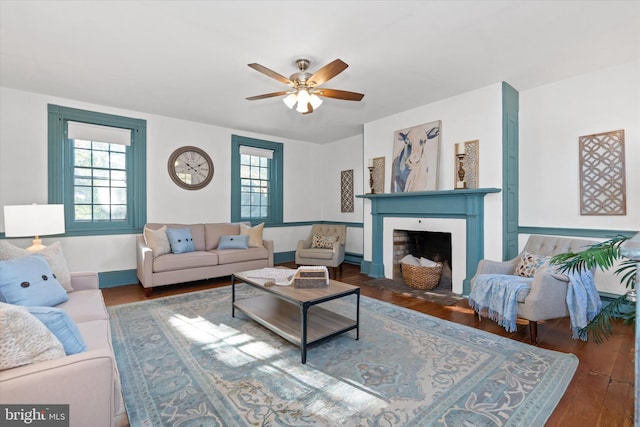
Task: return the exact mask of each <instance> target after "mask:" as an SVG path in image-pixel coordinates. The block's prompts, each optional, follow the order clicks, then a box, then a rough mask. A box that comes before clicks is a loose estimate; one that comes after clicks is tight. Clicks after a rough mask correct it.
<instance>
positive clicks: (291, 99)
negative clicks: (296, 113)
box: [282, 93, 298, 109]
mask: <svg viewBox="0 0 640 427" xmlns="http://www.w3.org/2000/svg"><path fill="white" fill-rule="evenodd" d="M282 102H284V103H285V105H286V106H287V107H289V109H291V108H293V106H294V105H296V102H298V96H297V95H296V94H295V93H290V94H289V95H287V96H285V97H284V99H283V100H282Z"/></svg>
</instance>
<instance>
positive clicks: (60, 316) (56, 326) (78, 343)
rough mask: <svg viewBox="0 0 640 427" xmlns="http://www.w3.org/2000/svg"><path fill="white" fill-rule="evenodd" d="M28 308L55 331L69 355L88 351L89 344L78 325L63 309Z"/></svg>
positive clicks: (54, 333)
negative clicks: (85, 341) (83, 337)
mask: <svg viewBox="0 0 640 427" xmlns="http://www.w3.org/2000/svg"><path fill="white" fill-rule="evenodd" d="M27 310H29V313H31V314H33V315H34V316H35V317H36V318H37V319H38V320H40V321H41V322H42V323H44V325H45V326H46V327H47V328H48V329H49V330H50V331H51V332H53V335H55V336H56V338H58V340H59V341H60V342H61V343H62V346H63V347H64V352H65V353H66V355H67V356H69V355H71V354H77V353H82V352H83V351H87V345H86V344H85V343H84V339H82V335H80V331H79V330H78V326H77V325H76V324H75V322H74V321H73V320H71V318H70V317H69V315H68V314H67V313H66V312H65V311H64V310H63V309H61V308H56V307H27Z"/></svg>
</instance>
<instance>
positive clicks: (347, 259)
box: [344, 252, 363, 265]
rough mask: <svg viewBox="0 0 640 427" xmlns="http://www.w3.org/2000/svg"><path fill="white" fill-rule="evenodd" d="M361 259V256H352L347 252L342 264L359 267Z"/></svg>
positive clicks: (352, 254)
mask: <svg viewBox="0 0 640 427" xmlns="http://www.w3.org/2000/svg"><path fill="white" fill-rule="evenodd" d="M362 257H363V255H362V254H354V253H350V252H347V253H345V254H344V262H346V263H347V264H355V265H361V264H362Z"/></svg>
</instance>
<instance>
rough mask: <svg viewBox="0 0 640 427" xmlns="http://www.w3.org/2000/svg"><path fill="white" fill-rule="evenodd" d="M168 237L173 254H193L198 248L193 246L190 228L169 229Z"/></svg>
mask: <svg viewBox="0 0 640 427" xmlns="http://www.w3.org/2000/svg"><path fill="white" fill-rule="evenodd" d="M167 237H168V238H169V245H171V252H173V253H174V254H181V253H183V252H193V251H195V250H196V248H195V247H194V246H193V237H191V230H189V228H167Z"/></svg>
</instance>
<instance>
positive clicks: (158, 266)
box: [153, 251, 218, 273]
mask: <svg viewBox="0 0 640 427" xmlns="http://www.w3.org/2000/svg"><path fill="white" fill-rule="evenodd" d="M213 265H218V255H217V254H216V253H213V252H205V251H195V252H186V253H182V254H166V255H160V256H159V257H157V258H154V259H153V272H154V273H159V272H162V271H173V270H183V269H185V268H194V267H208V266H213Z"/></svg>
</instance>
